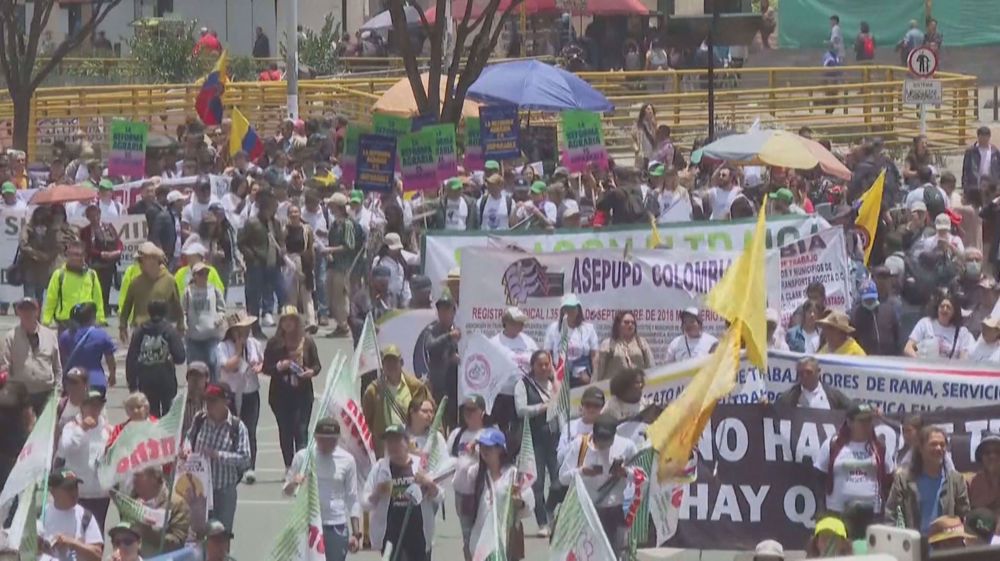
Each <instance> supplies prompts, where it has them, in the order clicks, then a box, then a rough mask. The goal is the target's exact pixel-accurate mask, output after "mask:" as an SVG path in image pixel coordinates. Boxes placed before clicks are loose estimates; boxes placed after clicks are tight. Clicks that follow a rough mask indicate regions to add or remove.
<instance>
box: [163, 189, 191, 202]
mask: <svg viewBox="0 0 1000 561" xmlns="http://www.w3.org/2000/svg"><path fill="white" fill-rule="evenodd" d="M184 200H187V197H186V196H185V195H184V193H181V192H180V191H171V192H169V193H167V202H168V203H175V202H177V201H184Z"/></svg>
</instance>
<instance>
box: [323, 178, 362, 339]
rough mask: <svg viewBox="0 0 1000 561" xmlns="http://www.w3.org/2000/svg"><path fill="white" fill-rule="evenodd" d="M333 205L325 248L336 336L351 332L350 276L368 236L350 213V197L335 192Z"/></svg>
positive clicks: (327, 287) (334, 334) (328, 290)
mask: <svg viewBox="0 0 1000 561" xmlns="http://www.w3.org/2000/svg"><path fill="white" fill-rule="evenodd" d="M327 202H328V203H329V205H330V237H329V240H328V243H327V245H326V250H325V251H326V254H327V258H326V263H327V265H326V297H327V304H328V305H329V306H330V316H331V319H332V320H333V325H334V329H333V331H332V332H331V333H330V335H331V336H334V337H343V336H345V335H348V334H349V333H350V327H349V325H348V323H347V316H348V313H349V312H350V300H349V295H350V275H351V271H352V270H353V268H354V266H355V263H356V262H357V259H358V256H359V255H360V252H361V249H362V248H363V247H364V239H365V234H364V232H363V231H362V229H361V226H360V225H359V224H358V223H357V222H355V221H354V219H353V218H351V217H350V216H349V215H348V214H347V197H346V196H344V194H343V193H335V194H334V195H333V196H332V197H330V199H328V200H327Z"/></svg>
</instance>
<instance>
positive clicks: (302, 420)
mask: <svg viewBox="0 0 1000 561" xmlns="http://www.w3.org/2000/svg"><path fill="white" fill-rule="evenodd" d="M270 401H271V411H273V412H274V418H275V420H276V421H278V442H279V443H280V444H281V457H282V459H283V460H285V467H286V468H287V467H291V465H292V458H293V457H295V453H296V452H298V451H299V450H301V449H303V448H305V447H306V444H308V443H309V416H310V415H312V406H313V404H312V396H311V395H310V394H308V393H306V394H302V393H301V392H298V393H294V394H291V393H283V392H279V393H277V394H275V395H274V396H273V397H272V398H271V400H270Z"/></svg>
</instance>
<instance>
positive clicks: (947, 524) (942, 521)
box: [927, 516, 976, 551]
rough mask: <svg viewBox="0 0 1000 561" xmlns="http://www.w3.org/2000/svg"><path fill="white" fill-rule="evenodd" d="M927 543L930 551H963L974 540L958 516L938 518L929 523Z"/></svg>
mask: <svg viewBox="0 0 1000 561" xmlns="http://www.w3.org/2000/svg"><path fill="white" fill-rule="evenodd" d="M927 534H928V536H927V543H928V545H930V548H931V551H944V550H949V549H964V548H965V547H966V545H968V544H969V543H970V542H972V541H973V540H975V539H976V536H975V535H974V534H970V533H969V532H968V531H967V530H966V529H965V524H963V523H962V519H961V518H960V517H958V516H939V517H937V518H935V519H934V521H933V522H931V525H930V527H929V528H928V530H927Z"/></svg>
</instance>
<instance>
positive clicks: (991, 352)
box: [968, 335, 1000, 364]
mask: <svg viewBox="0 0 1000 561" xmlns="http://www.w3.org/2000/svg"><path fill="white" fill-rule="evenodd" d="M968 359H969V360H971V361H973V362H992V363H993V364H1000V341H998V342H996V343H987V342H986V341H985V340H984V339H983V336H982V335H980V336H979V340H977V341H976V344H975V345H973V346H972V348H971V349H970V350H969V357H968Z"/></svg>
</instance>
